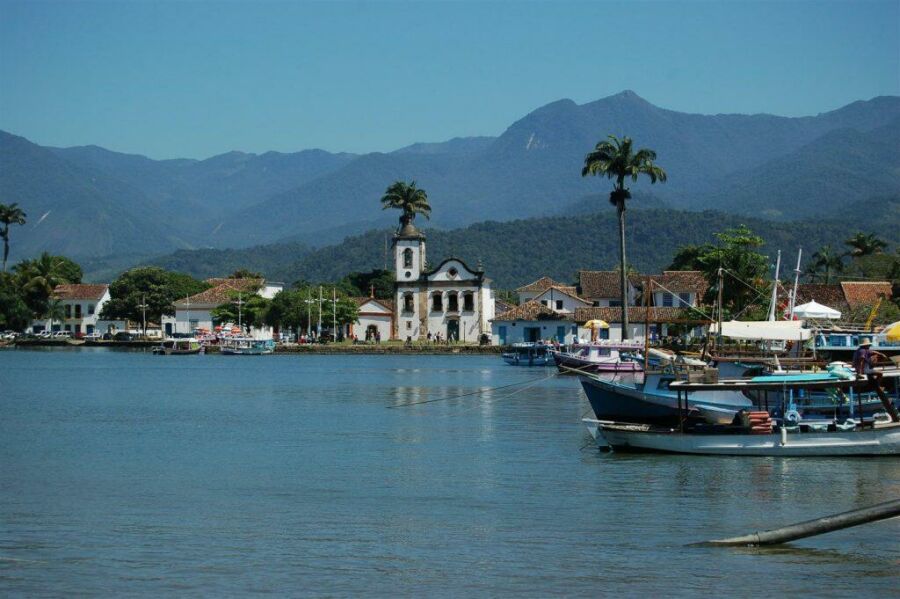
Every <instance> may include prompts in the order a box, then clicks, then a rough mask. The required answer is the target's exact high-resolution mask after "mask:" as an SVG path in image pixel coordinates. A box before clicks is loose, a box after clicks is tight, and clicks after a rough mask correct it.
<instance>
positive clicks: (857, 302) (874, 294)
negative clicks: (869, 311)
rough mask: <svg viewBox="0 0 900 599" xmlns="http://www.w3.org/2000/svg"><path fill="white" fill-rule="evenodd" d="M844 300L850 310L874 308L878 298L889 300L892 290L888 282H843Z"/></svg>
mask: <svg viewBox="0 0 900 599" xmlns="http://www.w3.org/2000/svg"><path fill="white" fill-rule="evenodd" d="M841 289H843V291H844V299H845V300H847V304H848V305H849V306H850V308H851V309H855V308H858V307H860V306H874V305H875V302H877V301H878V298H879V297H883V298H886V299H891V298H892V297H893V290H892V289H891V284H890V283H889V282H888V281H864V282H863V281H844V282H842V283H841Z"/></svg>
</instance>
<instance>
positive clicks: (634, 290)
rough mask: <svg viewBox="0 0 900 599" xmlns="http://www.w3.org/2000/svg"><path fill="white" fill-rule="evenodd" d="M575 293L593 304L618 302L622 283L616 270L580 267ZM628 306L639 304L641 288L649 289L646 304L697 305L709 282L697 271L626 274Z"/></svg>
mask: <svg viewBox="0 0 900 599" xmlns="http://www.w3.org/2000/svg"><path fill="white" fill-rule="evenodd" d="M578 279H579V296H580V297H582V298H584V299H586V300H588V301H590V302H591V305H593V306H595V307H600V308H603V307H615V306H621V305H622V284H621V282H620V280H619V279H620V277H619V271H617V270H582V271H579V273H578ZM626 284H627V285H628V305H629V306H635V305H642V304H643V303H644V301H643V298H642V296H641V294H642V293H643V291H644V287H646V286H647V285H648V284H651V286H652V288H653V292H652V299H651V301H650V305H652V306H660V307H666V308H673V307H674V308H677V307H683V306H694V307H696V306H699V305H700V302H701V301H702V300H703V295H704V294H705V293H706V291H707V289H709V284H708V283H707V282H706V278H705V277H704V276H703V273H701V272H700V271H697V270H666V271H663V273H662V274H650V275H645V274H639V273H633V274H629V275H628V277H627V278H626Z"/></svg>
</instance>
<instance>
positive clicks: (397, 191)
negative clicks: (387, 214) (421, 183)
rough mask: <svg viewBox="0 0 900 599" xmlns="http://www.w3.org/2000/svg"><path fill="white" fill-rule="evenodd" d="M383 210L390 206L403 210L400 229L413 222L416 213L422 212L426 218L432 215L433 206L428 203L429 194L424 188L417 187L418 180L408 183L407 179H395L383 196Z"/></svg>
mask: <svg viewBox="0 0 900 599" xmlns="http://www.w3.org/2000/svg"><path fill="white" fill-rule="evenodd" d="M381 207H382V210H387V209H388V208H397V209H399V210H402V211H403V214H401V215H400V229H401V230H402V229H403V227H405V226H406V225H409V224H412V221H413V220H415V218H416V214H421V215H422V216H424V217H425V218H430V217H431V206H430V205H429V204H428V194H426V193H425V190H424V189H419V188H418V187H416V182H415V181H413V182H412V183H406V182H405V181H395V182H394V183H392V184H391V186H390V187H388V188H387V189H386V190H385V192H384V195H383V196H381Z"/></svg>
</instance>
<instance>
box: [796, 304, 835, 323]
mask: <svg viewBox="0 0 900 599" xmlns="http://www.w3.org/2000/svg"><path fill="white" fill-rule="evenodd" d="M794 316H796V317H797V318H828V319H831V320H837V319H838V318H840V317H841V313H840V312H839V311H837V310H835V309H834V308H829V307H828V306H823V305H822V304H820V303H818V302H816V301H815V300H813V301H811V302H809V303H808V304H803V305H801V306H796V307H795V308H794Z"/></svg>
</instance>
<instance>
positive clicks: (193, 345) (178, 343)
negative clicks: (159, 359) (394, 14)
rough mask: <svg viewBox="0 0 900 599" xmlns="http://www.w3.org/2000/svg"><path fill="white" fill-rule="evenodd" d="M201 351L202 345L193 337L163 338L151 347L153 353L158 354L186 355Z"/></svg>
mask: <svg viewBox="0 0 900 599" xmlns="http://www.w3.org/2000/svg"><path fill="white" fill-rule="evenodd" d="M202 352H203V346H202V345H201V344H200V341H198V340H197V339H195V338H194V337H188V338H182V339H174V338H169V339H165V340H164V341H163V342H162V343H160V344H159V345H158V346H156V347H154V348H153V353H154V354H156V355H160V356H188V355H192V354H199V353H202Z"/></svg>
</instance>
